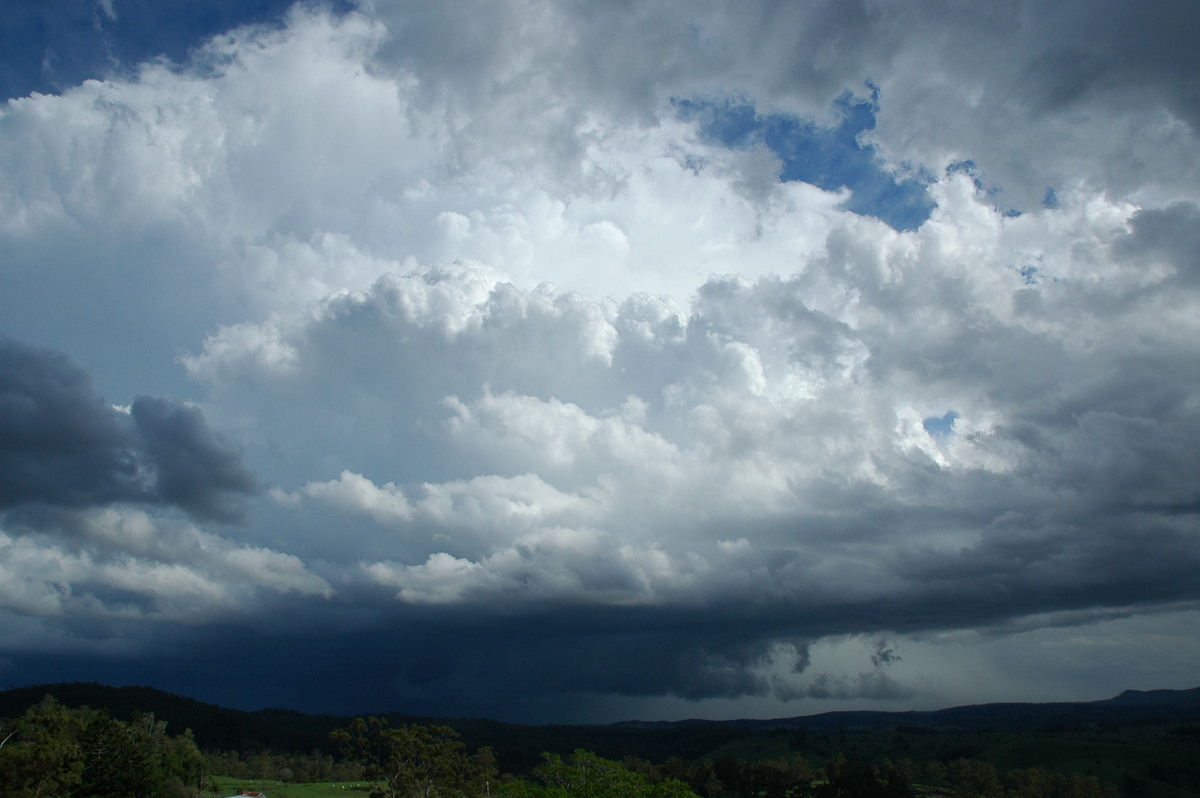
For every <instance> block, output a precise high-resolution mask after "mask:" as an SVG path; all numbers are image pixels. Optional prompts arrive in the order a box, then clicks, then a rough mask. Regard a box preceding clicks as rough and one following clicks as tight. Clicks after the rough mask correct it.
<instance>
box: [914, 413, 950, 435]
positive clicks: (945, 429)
mask: <svg viewBox="0 0 1200 798" xmlns="http://www.w3.org/2000/svg"><path fill="white" fill-rule="evenodd" d="M957 420H958V413H956V412H954V411H953V410H948V411H946V415H944V416H942V417H941V418H938V417H937V416H930V417H929V418H926V419H924V420H923V421H922V422H921V426H923V427H924V428H925V431H926V432H928V433H929V434H930V435H932V436H933V437H935V438H949V437H950V436H951V435H953V434H954V422H955V421H957Z"/></svg>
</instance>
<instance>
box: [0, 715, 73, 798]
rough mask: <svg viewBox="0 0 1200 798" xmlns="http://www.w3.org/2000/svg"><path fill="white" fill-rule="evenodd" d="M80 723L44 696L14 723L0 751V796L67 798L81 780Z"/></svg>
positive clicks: (15, 797)
mask: <svg viewBox="0 0 1200 798" xmlns="http://www.w3.org/2000/svg"><path fill="white" fill-rule="evenodd" d="M82 726H83V724H82V722H81V720H80V718H79V716H78V715H77V714H76V713H73V712H71V711H70V710H68V709H67V708H65V707H63V706H62V705H61V704H59V703H58V701H56V700H55V699H54V697H53V696H46V697H45V698H43V699H42V700H41V701H40V702H39V703H37V704H35V705H34V706H32V707H30V708H29V710H28V711H27V712H26V713H25V715H24V716H23V717H22V718H21V719H20V720H19V721H17V723H16V729H15V731H16V734H15V735H14V736H13V737H12V739H11V740H10V741H9V743H8V744H7V745H6V746H4V748H3V749H0V793H3V794H4V795H6V796H13V797H14V798H17V797H18V796H19V797H20V798H27V797H28V798H70V796H71V795H72V791H73V790H74V789H75V787H76V786H78V785H79V784H80V783H81V781H82V778H83V764H84V757H83V751H82V749H81V748H80V746H79V742H78V740H79V735H80V731H81V730H82Z"/></svg>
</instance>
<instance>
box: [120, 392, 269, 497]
mask: <svg viewBox="0 0 1200 798" xmlns="http://www.w3.org/2000/svg"><path fill="white" fill-rule="evenodd" d="M130 415H131V416H132V417H133V422H134V426H135V427H136V428H137V431H138V432H139V433H140V434H141V438H142V440H143V441H144V443H145V450H144V451H145V456H146V459H147V460H148V461H149V462H150V463H152V464H153V469H154V485H155V490H156V492H157V494H158V497H159V499H160V500H161V501H163V502H165V503H167V504H173V505H176V506H178V507H181V508H183V509H184V510H186V511H187V512H189V513H191V514H192V515H195V516H198V517H201V518H218V519H225V520H230V519H234V518H237V517H238V511H237V509H236V507H235V506H234V505H233V504H231V503H230V499H231V498H232V497H234V496H239V495H241V496H244V495H247V494H252V493H255V492H256V491H257V490H258V489H259V485H258V480H257V479H256V478H255V476H254V474H252V473H251V472H250V471H249V470H247V469H246V467H245V466H243V465H242V458H241V453H240V452H239V451H238V449H237V448H236V447H235V446H234V445H233V444H232V443H230V442H229V441H228V440H226V439H225V438H223V437H221V436H220V435H218V434H217V433H216V432H215V431H214V430H213V429H211V428H210V427H209V426H208V424H207V423H206V422H205V420H204V416H203V414H202V413H201V412H200V411H199V410H198V409H197V408H194V407H188V406H187V405H184V404H181V403H180V402H177V401H174V400H170V399H156V398H154V397H149V396H139V397H138V398H137V399H135V400H134V402H133V405H132V407H131V409H130Z"/></svg>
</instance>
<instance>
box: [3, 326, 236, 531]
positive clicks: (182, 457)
mask: <svg viewBox="0 0 1200 798" xmlns="http://www.w3.org/2000/svg"><path fill="white" fill-rule="evenodd" d="M0 472H2V473H3V474H4V479H3V481H2V482H0V508H12V507H16V506H19V505H31V504H32V505H49V506H58V507H85V506H96V505H103V504H108V503H112V502H133V503H146V504H165V505H171V506H176V507H179V508H180V509H182V510H184V511H186V512H187V513H189V514H191V515H193V516H196V517H199V518H214V519H222V520H233V519H235V518H237V516H238V511H237V508H236V504H235V503H234V497H236V496H244V495H247V494H251V493H254V492H256V491H257V490H258V488H259V486H258V482H257V480H256V478H255V477H254V475H253V474H252V473H251V472H250V471H248V470H247V469H246V468H245V467H244V466H243V465H242V462H241V457H240V455H239V453H238V451H237V449H236V448H235V447H233V445H232V444H231V443H230V442H229V441H227V440H225V439H224V438H222V437H221V436H220V435H218V434H217V433H216V432H215V431H213V430H212V429H211V428H209V427H208V425H207V424H206V423H205V421H204V417H203V415H202V414H201V413H200V411H199V410H197V409H196V408H192V407H188V406H187V405H184V404H182V403H180V402H178V401H176V400H169V399H156V398H152V397H139V398H137V399H136V400H135V401H134V403H133V405H132V407H131V410H130V412H129V413H125V412H122V411H121V410H119V409H116V408H114V407H113V406H112V405H109V404H107V403H105V401H104V400H103V398H102V397H101V396H100V395H99V394H98V393H97V392H96V390H95V389H94V388H93V386H92V381H91V378H90V376H89V375H88V374H87V372H85V371H84V370H83V369H82V368H80V367H79V366H78V365H76V364H75V363H74V362H72V361H71V360H70V358H68V357H67V356H66V355H65V354H63V353H61V352H55V351H53V350H49V349H43V348H39V347H35V346H31V345H28V344H24V343H21V342H19V341H15V340H13V339H11V338H7V337H2V336H0Z"/></svg>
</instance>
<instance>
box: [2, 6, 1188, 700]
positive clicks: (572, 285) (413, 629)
mask: <svg viewBox="0 0 1200 798" xmlns="http://www.w3.org/2000/svg"><path fill="white" fill-rule="evenodd" d="M202 5H203V4H202ZM210 5H211V9H212V13H211V14H210V15H208V16H205V17H204V18H203V19H200V17H196V19H195V21H194V22H192V23H187V24H184V23H179V24H178V25H175V26H174V27H171V26H167V27H168V28H169V30H168V29H166V28H164V32H163V34H162V35H163V39H162V41H161V44H160V45H159V46H158V48H157V49H156V50H155V53H148V52H146V51H145V50H144V48H145V39H144V37H143V33H144V32H145V31H146V30H154V29H157V28H158V27H161V26H159V25H157V24H151V22H152V21H153V20H152V19H151V17H152V16H153V14H152V13H151V12H149V11H147V10H146V9H142V8H141V7H140V6H138V5H136V4H125V3H123V2H122V0H111V2H109V3H101V4H97V5H95V6H94V7H93V6H92V5H88V4H82V5H80V6H79V8H77V9H76V11H78V12H79V13H78V14H76V15H75V16H76V17H79V18H80V19H82V18H83V17H84V16H87V14H92V15H93V16H95V19H96V24H95V25H92V26H91V27H90V28H88V30H90V31H92V33H87V34H85V33H83V32H82V28H79V25H77V24H76V22H77V20H76V22H64V25H74V26H75V28H72V29H70V30H68V29H67V28H65V27H64V28H62V29H58V30H51V31H49V32H47V33H46V34H45V39H46V41H51V40H53V41H67V40H68V39H70V40H72V41H77V42H78V43H79V47H80V48H81V49H79V50H78V51H77V53H76V57H75V58H74V59H73V60H72V61H71V62H70V63H69V64H68V63H66V62H61V63H60V67H58V68H56V71H47V69H49V67H45V68H43V67H42V66H37V65H35V63H34V61H33V60H31V59H32V56H30V58H26V59H24V60H21V57H20V56H19V54H18V55H13V53H16V52H17V51H15V50H14V51H10V53H9V54H8V55H6V56H5V58H8V59H9V60H13V59H17V60H21V63H22V64H23V67H22V69H23V70H24V71H23V72H21V71H20V70H16V69H14V70H13V71H12V73H11V74H12V75H14V77H13V78H12V80H11V81H10V82H9V84H5V85H9V86H10V89H9V91H10V92H11V93H12V95H13V99H11V100H10V101H8V102H7V103H6V104H5V105H4V106H3V108H2V109H0V274H2V275H3V278H4V282H5V285H6V290H5V291H4V292H2V293H0V318H2V319H3V320H4V321H3V326H4V332H5V334H6V335H8V336H11V337H5V338H2V339H0V472H2V473H3V477H4V478H3V480H2V481H0V512H2V513H3V514H2V515H0V574H3V576H4V580H3V581H2V582H0V585H3V587H2V588H0V633H2V634H0V639H4V640H5V641H6V642H5V643H4V645H3V646H2V647H0V657H3V660H0V667H3V668H4V670H3V673H4V674H5V678H6V679H7V680H9V681H11V682H33V681H45V680H47V679H51V678H56V679H104V680H111V681H136V682H142V683H153V684H156V685H160V686H163V687H167V688H169V689H175V690H179V691H181V692H184V693H188V694H191V695H196V696H198V697H202V698H207V699H209V700H218V701H222V702H225V703H230V704H234V705H238V706H264V705H277V706H292V707H297V708H303V709H317V710H322V711H335V712H341V711H347V712H349V711H380V710H383V709H388V708H394V709H400V710H407V711H412V712H420V713H424V714H432V715H488V716H492V717H500V718H506V719H518V720H550V721H561V720H572V719H582V720H617V719H623V718H632V717H642V718H649V717H694V716H698V715H710V716H740V717H745V716H749V715H785V714H786V715H794V714H801V713H806V712H815V711H821V710H825V709H830V708H847V707H863V706H871V707H878V708H918V707H934V706H941V705H946V704H951V703H963V702H979V701H984V700H1010V699H1019V700H1050V699H1066V698H1079V699H1092V698H1102V697H1105V696H1107V695H1109V694H1115V693H1116V692H1118V691H1120V690H1122V689H1126V688H1141V689H1146V688H1155V687H1192V686H1194V684H1193V683H1192V680H1193V679H1194V662H1195V659H1196V657H1197V656H1198V655H1200V648H1198V646H1200V644H1198V643H1197V641H1196V639H1195V635H1194V628H1195V623H1196V621H1197V618H1198V610H1200V604H1198V602H1200V577H1198V576H1197V574H1200V478H1198V476H1200V404H1198V403H1197V401H1196V397H1197V396H1200V347H1198V346H1197V343H1196V342H1197V341H1198V340H1200V312H1198V311H1200V281H1198V280H1197V274H1200V270H1198V265H1197V255H1196V253H1197V251H1198V242H1197V234H1196V230H1197V229H1198V225H1197V222H1198V221H1200V210H1198V208H1200V172H1197V168H1198V166H1197V164H1200V158H1197V157H1196V156H1197V153H1198V151H1200V128H1197V119H1198V118H1200V117H1198V116H1197V104H1196V94H1195V92H1194V91H1193V90H1192V89H1191V86H1192V83H1193V82H1194V75H1195V74H1196V71H1197V70H1196V67H1197V55H1196V52H1195V48H1194V47H1193V46H1191V39H1193V38H1194V36H1191V35H1188V32H1189V31H1194V30H1195V28H1196V25H1197V24H1198V22H1200V20H1198V19H1197V16H1196V13H1197V12H1196V10H1195V8H1194V7H1193V6H1192V5H1191V4H1188V3H1186V2H1168V1H1167V0H1162V1H1161V2H1154V3H1151V4H1149V5H1145V4H1143V5H1142V6H1139V7H1138V8H1136V9H1135V8H1133V7H1132V6H1129V5H1128V4H1124V3H1118V2H1100V3H1095V2H1087V3H1084V2H1079V3H1074V2H1067V3H1060V4H1057V5H1055V6H1054V7H1053V8H1046V7H1044V6H1042V5H1039V4H1033V3H1015V4H1008V5H1004V6H970V7H968V6H961V5H954V4H947V3H942V2H936V1H935V0H930V1H929V2H917V3H906V4H903V5H896V4H880V3H872V2H853V3H844V2H837V3H833V2H830V3H820V2H819V3H792V4H787V3H784V4H779V3H771V2H762V3H759V2H752V3H746V4H740V5H739V6H738V8H737V10H736V11H732V10H730V8H729V7H728V6H727V5H726V4H721V3H672V2H667V3H656V4H634V5H632V6H629V7H621V8H617V7H615V6H614V7H607V6H596V5H587V4H574V3H550V2H540V1H538V0H534V1H533V2H497V3H487V4H480V5H470V6H467V5H454V4H451V5H430V4H426V3H410V2H404V1H403V0H387V1H386V2H373V3H356V4H353V5H349V4H346V5H338V6H332V7H331V6H321V7H316V6H309V5H305V4H300V5H296V6H292V7H290V8H285V7H284V6H282V5H273V4H271V3H264V4H257V5H255V6H254V7H253V8H250V9H248V10H246V11H245V12H244V13H243V12H239V11H237V9H235V8H233V6H231V5H230V4H225V3H214V4H210ZM85 6H86V8H85ZM110 12H111V13H110ZM80 15H83V16H80ZM148 15H149V16H148ZM72 19H74V17H72ZM88 19H91V17H88ZM14 24H16V23H14ZM172 24H173V25H174V23H172ZM5 35H7V34H5ZM139 37H142V38H139ZM89 42H90V44H89ZM139 42H140V43H139ZM46 46H47V47H49V45H46ZM89 46H91V47H96V48H99V49H98V50H95V51H91V52H90V54H89V51H87V49H86V48H87V47H89ZM151 49H154V48H151ZM158 53H162V54H164V55H163V56H162V57H153V56H155V55H157V54H158ZM43 55H44V53H43ZM39 63H40V62H39ZM46 63H47V64H51V62H46ZM51 65H52V64H51ZM39 70H41V71H39ZM22 75H23V76H24V77H22ZM85 78H91V79H85ZM22 81H23V82H22ZM51 92H52V93H51ZM246 650H264V651H269V652H271V657H270V661H269V663H268V664H264V665H262V666H261V667H260V666H259V665H257V664H256V663H243V664H240V665H239V667H238V668H237V669H236V672H234V670H233V669H231V668H230V667H229V666H228V664H227V663H226V662H225V660H224V659H223V653H224V652H229V651H246Z"/></svg>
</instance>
